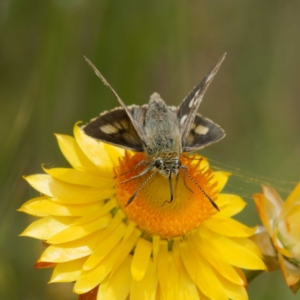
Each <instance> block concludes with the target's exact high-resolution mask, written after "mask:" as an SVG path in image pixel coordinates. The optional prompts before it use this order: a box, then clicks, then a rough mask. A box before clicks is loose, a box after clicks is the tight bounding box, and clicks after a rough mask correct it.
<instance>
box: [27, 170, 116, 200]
mask: <svg viewBox="0 0 300 300" xmlns="http://www.w3.org/2000/svg"><path fill="white" fill-rule="evenodd" d="M25 179H26V180H27V182H28V183H29V184H30V185H31V186H32V187H33V188H35V189H36V190H38V191H39V192H41V193H42V194H45V195H47V196H49V197H54V199H53V200H57V201H59V202H61V203H69V204H84V203H91V202H95V201H100V200H104V199H108V198H110V197H111V196H112V195H113V194H114V193H115V190H114V189H102V188H91V187H85V186H78V185H74V184H69V183H65V182H62V181H60V180H56V179H53V178H52V177H51V176H49V175H46V174H36V175H30V176H27V177H25Z"/></svg>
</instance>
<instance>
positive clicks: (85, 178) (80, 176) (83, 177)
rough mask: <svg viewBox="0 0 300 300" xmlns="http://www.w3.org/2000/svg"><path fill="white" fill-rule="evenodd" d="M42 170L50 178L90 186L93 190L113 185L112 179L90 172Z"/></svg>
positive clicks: (57, 169) (68, 169) (56, 169)
mask: <svg viewBox="0 0 300 300" xmlns="http://www.w3.org/2000/svg"><path fill="white" fill-rule="evenodd" d="M43 170H44V171H45V172H46V173H47V174H49V175H50V176H52V177H54V178H56V179H58V180H61V181H63V182H67V183H71V184H76V185H84V186H90V187H94V188H105V189H107V188H112V187H113V186H114V184H115V182H114V180H113V178H112V177H104V176H97V175H94V174H92V173H91V172H86V171H80V170H75V169H71V168H52V169H47V168H45V167H43Z"/></svg>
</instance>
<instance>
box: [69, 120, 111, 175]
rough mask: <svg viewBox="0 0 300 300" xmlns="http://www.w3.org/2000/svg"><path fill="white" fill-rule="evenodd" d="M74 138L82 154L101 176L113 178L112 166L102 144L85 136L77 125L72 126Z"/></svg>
mask: <svg viewBox="0 0 300 300" xmlns="http://www.w3.org/2000/svg"><path fill="white" fill-rule="evenodd" d="M74 136H75V139H76V142H77V143H78V145H79V147H80V148H81V150H82V151H83V153H85V155H86V156H87V157H88V158H89V159H90V160H91V161H92V162H93V163H94V164H95V165H96V166H97V168H98V169H99V170H100V172H101V174H103V175H105V176H108V177H111V176H114V174H113V164H112V162H111V159H110V157H109V154H108V153H107V151H106V149H105V147H104V143H102V142H99V141H97V140H95V139H93V138H91V137H89V136H87V135H86V134H85V133H84V132H83V130H82V129H81V128H80V127H79V126H78V123H77V124H76V125H75V126H74Z"/></svg>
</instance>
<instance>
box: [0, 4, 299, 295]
mask: <svg viewBox="0 0 300 300" xmlns="http://www.w3.org/2000/svg"><path fill="white" fill-rule="evenodd" d="M224 52H227V53H228V55H227V58H226V60H225V62H224V63H223V65H222V67H221V69H220V71H219V74H218V75H217V76H216V78H215V79H214V82H213V84H212V85H211V86H210V88H209V90H208V92H207V94H206V96H205V98H204V101H203V103H202V104H201V107H200V112H201V113H202V114H203V115H204V116H207V117H209V118H211V119H212V120H214V121H215V122H217V123H218V124H220V125H222V127H223V128H224V129H225V130H226V132H227V137H226V139H224V140H222V141H221V142H220V143H217V144H215V145H213V146H210V147H208V148H207V149H205V150H204V151H202V153H203V154H204V155H206V156H208V157H209V158H211V159H213V160H214V161H217V162H214V164H215V165H217V166H220V164H226V165H229V166H230V167H227V168H228V169H229V170H232V171H233V173H234V174H235V175H236V176H234V177H235V178H233V179H232V180H231V183H230V184H229V189H232V190H234V191H237V192H239V193H240V194H242V195H243V196H244V197H245V200H246V201H247V202H248V206H247V207H246V209H245V211H244V212H243V213H242V214H241V215H240V216H239V218H240V219H241V220H242V221H243V222H245V223H247V224H248V225H255V224H257V223H259V219H258V217H257V214H256V211H255V208H254V205H253V203H252V198H251V194H252V193H254V192H259V191H260V186H259V184H260V183H263V182H265V181H266V182H269V183H271V184H272V185H274V186H275V187H276V188H278V190H279V192H280V193H281V194H282V196H283V197H285V196H286V195H287V194H288V192H289V191H290V190H291V188H292V187H293V186H294V184H295V182H297V181H299V177H300V168H299V166H300V158H299V157H300V155H299V154H300V130H299V129H300V118H299V115H300V84H299V78H300V56H299V53H300V1H298V0H289V1H278V0H267V1H266V0H244V1H232V0H215V1H214V0H211V1H203V0H198V1H196V0H190V1H187V0H186V1H183V0H165V1H162V0H160V1H158V0H152V1H140V0H127V1H116V0H101V1H100V0H98V1H96V0H89V1H84V0H73V1H72V0H52V1H49V0H44V1H41V0H28V1H21V0H18V1H17V0H2V1H0V128H1V131H0V141H1V147H0V154H1V156H0V164H1V168H0V181H1V191H0V192H1V195H0V200H1V202H0V203H1V209H0V214H1V217H0V222H1V226H0V299H9V300H14V299H18V300H19V299H22V300H36V299H59V300H67V299H77V296H76V295H74V294H72V292H71V291H72V284H52V285H47V284H46V283H47V281H48V280H49V279H50V274H51V271H52V270H51V269H50V270H49V269H45V270H34V269H33V265H34V263H35V261H36V259H37V258H38V257H39V255H40V254H41V252H42V250H43V246H42V245H41V242H40V241H36V240H33V239H29V238H23V237H22V238H21V237H17V235H18V234H19V233H20V232H22V230H23V229H24V228H25V227H26V226H27V225H28V224H29V223H30V222H31V221H32V220H33V218H31V217H29V216H26V215H24V214H22V213H18V212H16V209H17V208H18V207H19V206H20V205H21V204H22V203H24V202H25V201H26V200H28V199H30V198H32V197H34V196H36V195H37V193H36V191H34V190H33V189H32V188H30V187H29V186H28V185H27V184H26V183H25V181H24V180H23V179H22V175H28V174H32V173H39V172H41V163H49V164H50V165H51V166H66V165H67V163H66V161H65V159H64V158H63V156H62V154H61V153H60V151H59V149H58V147H57V144H56V140H55V138H54V135H53V133H54V132H57V133H65V134H72V128H73V125H74V123H75V122H76V121H78V120H82V121H84V122H87V121H88V120H90V118H92V117H95V116H96V115H98V114H99V112H101V111H103V110H107V109H111V108H113V107H115V106H117V105H118V103H117V101H116V99H115V98H114V97H113V96H112V95H111V93H110V91H109V90H108V89H107V88H106V87H104V86H103V84H102V83H101V82H100V81H99V79H98V78H97V77H96V76H95V75H94V73H93V71H92V70H91V69H90V67H89V66H88V65H87V64H86V62H85V61H84V59H83V55H86V56H87V57H88V58H90V59H91V60H92V61H93V63H94V64H95V65H96V66H97V67H98V68H99V69H100V70H101V72H102V73H103V74H104V75H105V77H106V78H107V79H108V81H109V82H110V83H111V84H112V86H113V87H114V88H115V89H116V91H117V92H118V93H119V95H120V96H121V98H122V99H123V100H124V101H125V102H126V103H127V104H132V103H136V104H143V103H146V102H148V100H149V96H150V94H151V93H153V92H154V91H156V92H159V93H160V94H161V96H162V98H163V99H164V100H165V101H166V102H167V103H168V104H170V105H178V104H179V102H180V101H181V100H182V99H183V98H184V97H185V96H186V95H187V93H188V92H189V91H190V90H191V88H192V87H193V86H194V85H196V84H197V83H198V82H199V81H200V80H201V79H202V78H203V77H204V75H206V73H207V72H208V71H209V70H210V68H211V67H212V66H213V65H214V64H215V63H216V62H217V60H218V59H219V57H220V56H221V55H222V54H223V53H224ZM225 169H226V167H225ZM265 177H266V178H265ZM256 181H257V182H258V183H255V182H256ZM253 183H254V184H253ZM249 294H250V299H258V300H260V299H274V300H282V299H295V298H296V297H295V296H294V295H293V294H292V293H291V292H290V291H289V289H288V288H287V287H286V286H285V284H284V282H283V279H282V276H281V274H280V273H279V272H275V273H272V274H265V275H262V276H260V277H258V278H257V279H256V280H255V281H254V282H252V283H251V284H250V286H249ZM298 297H299V295H298Z"/></svg>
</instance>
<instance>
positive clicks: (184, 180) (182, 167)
mask: <svg viewBox="0 0 300 300" xmlns="http://www.w3.org/2000/svg"><path fill="white" fill-rule="evenodd" d="M180 168H181V169H185V170H187V169H188V167H187V166H181V167H180ZM178 175H179V172H178ZM185 178H186V173H185V172H184V177H183V182H184V185H185V187H186V188H187V189H188V190H189V191H190V192H191V193H194V192H193V190H192V189H191V188H189V186H188V185H187V183H186V179H185Z"/></svg>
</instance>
